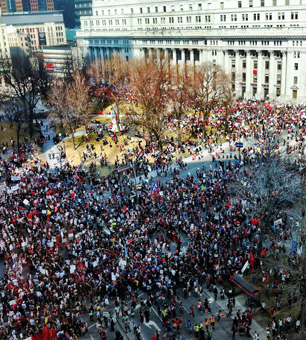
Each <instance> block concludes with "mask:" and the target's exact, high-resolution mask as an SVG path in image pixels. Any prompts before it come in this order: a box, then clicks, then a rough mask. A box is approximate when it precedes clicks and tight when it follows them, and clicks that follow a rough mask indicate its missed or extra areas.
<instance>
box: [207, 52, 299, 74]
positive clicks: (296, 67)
mask: <svg viewBox="0 0 306 340" xmlns="http://www.w3.org/2000/svg"><path fill="white" fill-rule="evenodd" d="M216 52H217V51H212V55H217V54H216ZM298 53H299V52H298ZM251 62H252V61H251ZM251 65H252V66H251V68H252V69H253V73H254V74H256V75H257V70H258V61H257V60H254V61H253V63H252V64H251ZM246 67H247V61H246V60H242V69H246ZM232 68H236V60H235V59H232ZM264 69H265V70H266V71H268V70H270V61H269V60H266V61H265V62H264ZM276 70H277V71H281V70H282V62H281V61H278V62H277V64H276ZM293 70H294V71H298V70H299V63H294V64H293Z"/></svg>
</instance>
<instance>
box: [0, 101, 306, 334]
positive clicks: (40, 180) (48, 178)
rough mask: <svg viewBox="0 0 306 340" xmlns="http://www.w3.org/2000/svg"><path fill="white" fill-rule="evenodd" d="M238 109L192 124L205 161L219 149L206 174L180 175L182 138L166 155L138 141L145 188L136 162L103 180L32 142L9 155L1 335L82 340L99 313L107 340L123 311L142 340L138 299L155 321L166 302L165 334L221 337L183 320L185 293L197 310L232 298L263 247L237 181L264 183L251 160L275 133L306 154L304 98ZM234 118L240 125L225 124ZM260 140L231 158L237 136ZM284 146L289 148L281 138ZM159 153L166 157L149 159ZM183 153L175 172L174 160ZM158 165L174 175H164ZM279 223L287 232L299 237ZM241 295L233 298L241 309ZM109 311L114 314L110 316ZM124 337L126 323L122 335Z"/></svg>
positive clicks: (132, 152) (242, 324) (188, 124)
mask: <svg viewBox="0 0 306 340" xmlns="http://www.w3.org/2000/svg"><path fill="white" fill-rule="evenodd" d="M230 109H231V110H232V113H233V114H231V115H229V114H228V113H226V112H225V109H223V108H222V107H221V108H220V107H218V108H216V112H214V114H213V115H212V116H211V118H210V120H209V125H210V126H211V127H212V129H213V130H212V133H211V135H210V136H207V135H205V136H202V127H203V126H205V125H206V122H204V121H203V119H202V118H201V116H200V117H197V118H195V117H186V120H185V121H184V122H183V123H181V124H183V125H184V127H185V128H186V129H192V130H193V131H194V133H196V134H197V136H198V142H194V143H189V144H185V147H187V148H188V147H189V149H190V153H191V154H192V155H194V156H195V157H196V158H198V157H199V158H200V159H201V157H202V153H203V152H204V151H205V150H209V152H210V153H211V156H212V160H213V161H214V163H212V165H206V166H204V165H203V166H201V167H199V169H198V171H197V175H196V176H192V175H187V176H186V177H184V178H182V177H181V176H180V175H179V171H178V170H176V169H178V168H179V166H181V167H185V166H186V165H185V163H184V161H183V160H181V159H180V157H179V152H178V151H177V148H178V146H177V145H176V144H175V142H174V141H173V140H168V141H167V143H168V144H167V147H166V148H165V152H161V151H159V150H158V148H157V145H156V141H151V140H150V139H148V140H147V141H146V142H145V145H141V144H139V143H138V144H137V145H135V144H134V143H132V141H131V140H129V142H128V143H127V144H128V145H126V147H128V146H129V150H128V152H127V153H128V156H127V159H131V158H133V157H134V158H136V157H139V155H141V163H142V164H144V165H145V166H144V167H143V169H142V171H144V175H145V176H146V177H147V179H148V180H147V181H143V182H142V185H141V187H138V189H136V191H135V186H134V178H133V176H134V174H133V172H132V171H130V172H126V174H125V176H123V177H122V176H119V174H116V173H114V174H113V175H109V176H107V177H102V178H99V179H98V178H95V177H94V175H93V174H91V173H90V172H88V171H86V170H84V168H83V167H81V166H79V167H72V166H70V165H69V163H66V165H65V166H64V167H62V168H61V169H55V170H53V171H51V170H50V169H49V166H48V164H47V163H46V162H42V161H41V160H40V159H39V158H38V157H36V156H35V152H34V149H33V146H32V145H28V144H25V143H23V145H22V146H21V147H20V149H18V150H15V151H14V152H13V155H12V157H11V159H10V160H1V175H2V177H3V178H5V182H4V183H5V184H2V186H1V207H0V224H1V232H2V235H1V241H0V247H1V250H2V252H3V254H4V258H5V263H6V273H5V276H4V279H3V280H2V281H1V283H0V285H1V298H0V300H1V305H0V324H1V328H0V339H12V340H15V339H28V338H29V337H31V336H32V339H34V340H40V339H50V338H53V339H56V338H59V339H66V338H71V339H77V338H78V337H80V336H86V334H87V332H88V325H87V323H86V321H85V318H84V315H88V316H89V317H90V320H93V319H95V320H96V321H97V330H98V332H99V334H100V336H101V338H102V339H106V338H107V333H108V332H112V331H113V332H115V328H114V323H115V320H116V318H118V317H122V321H123V323H124V325H125V330H126V331H127V332H129V331H132V332H134V335H135V339H137V340H140V339H141V338H142V335H141V327H140V326H138V325H137V324H133V322H132V320H133V315H135V307H136V304H137V303H140V305H141V308H140V319H141V320H146V321H147V322H148V320H150V311H151V307H152V306H153V305H155V304H156V306H157V308H158V313H159V315H160V316H161V318H162V320H163V325H164V327H165V328H164V331H163V332H162V333H163V334H159V332H156V333H155V334H152V335H153V336H154V337H155V339H156V340H159V339H178V338H179V337H181V338H180V339H184V335H183V333H185V334H186V335H187V332H193V331H195V333H196V334H197V336H199V338H200V339H204V338H205V337H206V339H210V338H211V336H212V333H213V331H214V327H215V320H214V316H211V315H210V316H209V317H207V320H206V321H205V322H204V319H203V322H199V323H197V324H195V325H193V324H192V322H191V321H189V323H187V324H186V325H182V318H181V311H182V308H183V307H182V297H188V296H189V295H191V294H194V296H196V297H198V298H199V303H198V305H197V306H196V307H194V306H191V307H190V315H191V316H194V313H195V309H197V310H198V311H201V310H202V309H203V310H206V311H209V308H210V307H209V301H208V300H207V299H204V300H203V298H202V291H203V289H204V290H205V289H211V290H212V291H213V292H214V294H217V295H218V294H220V296H221V298H222V296H223V298H224V296H225V295H224V289H221V290H220V291H218V289H217V288H215V287H216V286H217V285H220V287H222V286H223V284H224V283H225V282H227V281H228V279H229V278H230V277H231V275H233V274H234V273H237V272H240V271H241V269H242V267H243V266H244V264H245V263H246V261H247V260H248V259H249V256H250V251H251V250H253V252H254V255H255V256H256V248H257V242H258V235H259V233H260V223H252V222H251V218H252V217H254V216H249V214H248V211H249V210H248V209H247V208H248V207H246V206H245V204H244V203H243V202H242V201H239V200H237V199H233V197H232V196H231V194H230V193H229V192H228V188H229V185H230V183H231V182H232V181H237V180H239V181H245V182H248V181H252V180H253V178H252V174H250V173H249V172H248V171H246V169H245V168H244V167H243V166H245V165H250V166H251V165H252V164H260V162H261V161H262V156H263V155H264V154H265V152H266V151H267V150H266V149H265V148H264V147H263V146H264V145H265V141H266V140H273V141H274V142H275V143H274V144H275V145H280V143H281V142H282V139H283V137H282V136H283V135H284V134H285V139H284V143H285V147H286V151H287V153H290V152H296V156H297V159H299V160H300V161H302V159H303V157H304V136H305V134H306V130H305V121H306V116H305V114H304V113H303V112H304V111H303V110H304V108H303V107H288V106H281V107H271V106H269V105H268V104H267V105H263V104H262V103H261V104H260V103H257V102H247V103H246V102H244V103H238V102H237V103H235V104H233V105H232V107H231V108H230ZM225 119H227V120H228V127H229V129H230V130H231V133H230V134H229V133H227V132H226V131H224V130H222V129H223V128H222V126H223V123H222V122H223V121H224V120H225ZM165 123H166V124H169V126H170V125H171V126H172V127H171V128H172V129H174V128H175V125H176V124H178V122H175V121H174V120H173V119H171V118H169V122H165ZM230 130H229V131H230ZM97 133H101V132H99V131H98V132H97ZM250 138H255V139H256V141H257V143H256V145H253V146H249V147H248V146H245V148H244V149H243V150H242V161H238V160H237V155H236V161H233V162H228V161H227V159H232V160H234V155H233V154H231V152H232V151H229V152H228V153H225V152H224V143H223V144H222V143H221V142H222V141H224V140H226V141H227V142H226V143H229V145H230V146H232V147H233V148H234V147H235V145H234V142H235V141H237V140H242V139H243V140H248V139H250ZM201 141H204V144H203V146H201ZM186 145H187V146H186ZM122 148H123V150H122V153H125V151H126V150H124V146H122ZM230 150H231V149H230ZM274 151H275V153H276V154H277V153H278V152H279V151H278V147H276V148H275V150H274ZM152 155H153V156H154V158H155V162H154V164H149V157H152ZM28 160H31V162H28ZM175 161H176V163H177V165H176V169H175V170H173V167H172V168H171V167H170V164H171V163H172V162H175ZM118 165H119V164H118ZM151 167H152V168H155V169H157V170H158V172H159V173H166V175H168V176H170V177H168V178H169V179H165V180H161V179H159V180H156V181H154V179H153V178H150V175H149V169H150V168H151ZM276 232H277V233H279V234H281V236H280V237H279V240H283V239H284V233H286V232H287V235H288V234H289V232H288V231H286V230H282V231H280V230H277V231H276ZM274 236H275V235H274ZM286 237H287V236H286ZM267 270H268V269H267ZM276 272H277V270H276ZM281 274H283V273H281ZM271 275H272V273H269V274H268V275H267V277H269V276H271ZM278 275H279V273H278V272H277V274H276V278H278ZM140 291H145V292H146V293H147V294H148V298H147V299H146V300H143V299H142V298H140V297H139V292H140ZM127 300H132V303H131V304H128V303H127ZM233 304H234V301H233V299H229V302H228V309H229V312H231V309H232V307H233ZM110 305H113V306H114V309H112V310H110ZM102 309H103V310H106V311H109V312H108V315H107V316H106V315H103V313H102ZM219 314H221V313H219ZM252 317H253V316H252V315H251V314H250V313H249V312H248V311H246V312H245V313H241V315H240V314H239V315H238V314H237V317H235V318H234V321H233V328H232V331H233V333H236V332H240V331H241V332H246V333H247V334H249V332H250V330H251V324H252ZM216 318H220V315H218V316H216ZM297 321H298V320H297ZM273 322H274V323H275V321H273ZM274 328H277V327H274ZM274 328H273V329H274ZM283 329H285V328H284V327H283ZM273 332H274V331H273ZM276 333H277V332H276ZM283 333H284V332H282V330H281V331H280V332H279V331H278V334H283ZM121 338H122V335H121V334H120V332H119V331H116V339H121Z"/></svg>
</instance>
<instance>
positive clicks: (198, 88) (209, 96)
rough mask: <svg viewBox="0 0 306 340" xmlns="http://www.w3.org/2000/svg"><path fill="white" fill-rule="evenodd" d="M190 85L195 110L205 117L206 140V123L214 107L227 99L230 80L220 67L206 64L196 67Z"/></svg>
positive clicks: (190, 94) (210, 63)
mask: <svg viewBox="0 0 306 340" xmlns="http://www.w3.org/2000/svg"><path fill="white" fill-rule="evenodd" d="M190 85H191V86H190V87H189V91H188V95H189V98H190V101H191V102H192V103H193V108H194V109H195V110H196V111H198V112H201V114H202V115H203V120H204V131H203V138H204V135H206V130H205V121H207V120H208V119H209V116H210V113H211V112H212V110H213V108H214V106H215V105H216V104H217V103H218V102H220V100H224V99H225V98H227V94H228V85H229V79H228V77H227V76H226V74H225V72H224V71H223V70H222V68H221V67H220V66H218V65H214V64H213V63H212V62H206V63H204V64H201V65H199V66H196V67H194V79H193V82H192V83H191V84H190Z"/></svg>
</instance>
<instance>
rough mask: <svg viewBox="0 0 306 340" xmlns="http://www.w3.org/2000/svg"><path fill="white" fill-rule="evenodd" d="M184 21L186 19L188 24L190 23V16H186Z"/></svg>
mask: <svg viewBox="0 0 306 340" xmlns="http://www.w3.org/2000/svg"><path fill="white" fill-rule="evenodd" d="M186 21H187V23H188V24H190V23H191V16H188V17H186Z"/></svg>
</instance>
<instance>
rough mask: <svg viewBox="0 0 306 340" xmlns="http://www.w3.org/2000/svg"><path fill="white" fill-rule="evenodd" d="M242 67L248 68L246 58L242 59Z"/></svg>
mask: <svg viewBox="0 0 306 340" xmlns="http://www.w3.org/2000/svg"><path fill="white" fill-rule="evenodd" d="M242 68H246V60H242Z"/></svg>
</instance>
